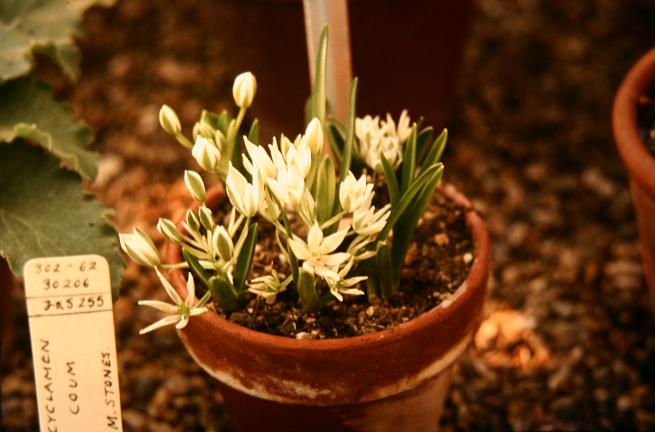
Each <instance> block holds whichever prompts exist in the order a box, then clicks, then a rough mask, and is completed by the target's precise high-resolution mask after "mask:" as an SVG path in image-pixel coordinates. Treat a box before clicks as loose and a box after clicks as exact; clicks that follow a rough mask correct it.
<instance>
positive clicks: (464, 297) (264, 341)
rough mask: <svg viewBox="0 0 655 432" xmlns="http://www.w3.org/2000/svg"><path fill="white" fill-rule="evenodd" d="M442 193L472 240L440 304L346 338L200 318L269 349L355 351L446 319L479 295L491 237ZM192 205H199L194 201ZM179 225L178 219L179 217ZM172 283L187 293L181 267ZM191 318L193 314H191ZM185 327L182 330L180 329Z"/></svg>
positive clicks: (174, 254) (219, 194)
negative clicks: (455, 282) (466, 260)
mask: <svg viewBox="0 0 655 432" xmlns="http://www.w3.org/2000/svg"><path fill="white" fill-rule="evenodd" d="M440 188H441V189H442V190H443V191H444V193H445V194H446V195H447V196H449V197H450V198H452V199H453V200H454V201H455V202H457V203H458V204H460V205H462V206H463V207H464V208H465V209H466V221H467V225H468V227H469V229H470V230H471V233H472V235H473V241H474V253H475V254H474V255H475V256H474V260H473V264H472V265H471V269H470V271H469V274H468V276H467V277H466V279H465V280H464V282H462V284H461V285H460V286H459V287H458V288H457V289H456V290H455V292H453V294H451V296H450V297H449V298H448V299H447V300H446V301H444V302H442V303H441V304H440V305H439V306H436V307H435V308H433V309H431V310H429V311H428V312H425V313H423V314H422V315H420V316H419V317H417V318H414V319H412V320H410V321H408V322H406V323H401V324H399V325H397V326H395V327H392V328H390V329H386V330H381V331H378V332H375V333H371V334H367V335H361V336H352V337H345V338H329V339H309V340H308V339H294V338H290V337H286V336H279V335H272V334H268V333H263V332H259V331H256V330H252V329H250V328H247V327H244V326H241V325H239V324H236V323H233V322H231V321H228V320H226V319H224V318H223V317H221V316H219V315H218V314H215V313H212V312H208V313H206V314H203V315H202V318H203V319H207V320H209V321H210V322H211V323H212V325H216V326H220V327H223V329H224V330H225V331H226V332H229V333H233V334H235V335H237V336H238V337H239V338H242V339H247V340H248V343H249V345H250V346H253V347H254V346H257V347H259V348H261V349H265V350H271V351H274V352H275V351H277V352H279V351H313V352H323V351H335V350H337V351H339V350H341V351H354V350H358V349H361V348H362V347H364V346H367V347H370V346H371V345H386V344H390V343H393V342H394V341H396V340H398V339H402V338H405V337H406V336H407V335H408V334H411V333H414V332H421V331H423V330H425V329H426V328H428V327H432V326H434V325H435V323H438V322H442V321H445V320H447V319H448V318H449V317H450V316H452V315H453V314H456V313H458V311H460V310H462V309H463V308H464V307H466V305H467V304H468V303H470V302H472V301H473V300H474V299H475V297H476V296H478V295H480V293H479V291H484V290H485V286H486V280H485V279H486V278H487V277H488V269H489V261H490V249H491V246H490V241H489V235H488V232H487V228H486V224H485V222H484V220H483V219H482V218H481V217H480V216H479V215H478V214H477V212H476V211H475V210H474V209H473V207H472V204H471V202H470V201H469V200H468V198H466V197H465V196H464V195H463V194H462V193H461V192H459V191H458V190H457V189H456V188H455V187H454V186H453V185H450V184H446V185H444V186H440ZM224 197H225V192H224V190H223V187H222V186H221V185H217V186H214V187H212V188H211V189H210V190H209V191H208V192H207V202H208V203H209V204H212V200H217V201H218V200H220V199H223V198H224ZM193 208H198V203H195V205H194V206H193ZM179 228H180V229H183V228H182V227H181V221H180V226H179ZM180 253H181V252H180V247H179V246H176V245H173V244H170V246H169V248H168V250H167V253H166V258H167V261H168V262H179V261H180V259H181V258H180ZM171 278H172V284H173V286H174V287H175V289H176V290H177V291H178V293H180V295H182V296H183V297H186V282H185V279H184V276H183V275H182V272H181V271H180V270H177V269H176V270H173V271H172V272H171ZM192 319H193V318H192ZM182 331H184V330H182Z"/></svg>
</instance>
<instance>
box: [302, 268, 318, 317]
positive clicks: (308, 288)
mask: <svg viewBox="0 0 655 432" xmlns="http://www.w3.org/2000/svg"><path fill="white" fill-rule="evenodd" d="M298 296H299V297H300V304H301V305H302V310H303V311H305V312H310V311H315V310H317V309H318V308H319V305H320V299H319V298H318V294H317V293H316V280H315V278H314V275H313V274H312V273H309V272H308V271H307V270H305V269H302V268H301V269H300V275H299V277H298Z"/></svg>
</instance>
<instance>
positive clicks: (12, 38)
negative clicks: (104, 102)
mask: <svg viewBox="0 0 655 432" xmlns="http://www.w3.org/2000/svg"><path fill="white" fill-rule="evenodd" d="M112 3H113V0H2V1H0V83H3V82H5V81H9V80H11V79H14V78H17V77H20V76H23V75H27V74H28V73H29V72H30V70H31V69H32V66H33V64H34V58H33V54H34V53H35V52H38V53H42V54H45V55H46V56H48V57H50V58H51V59H52V60H53V61H54V62H56V63H57V64H59V65H60V66H61V68H62V69H63V70H64V72H66V74H67V75H68V76H70V77H71V78H72V79H75V78H77V76H78V75H79V72H80V52H79V50H78V48H77V46H76V45H75V40H74V38H75V37H76V36H80V35H81V30H80V23H81V20H82V14H83V13H84V11H85V10H86V9H87V8H89V7H90V6H93V5H96V4H98V5H104V6H109V5H111V4H112Z"/></svg>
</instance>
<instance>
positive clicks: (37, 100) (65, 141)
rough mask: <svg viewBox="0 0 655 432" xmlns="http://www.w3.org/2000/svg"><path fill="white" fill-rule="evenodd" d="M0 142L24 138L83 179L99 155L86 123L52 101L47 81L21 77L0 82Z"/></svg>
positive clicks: (91, 171)
mask: <svg viewBox="0 0 655 432" xmlns="http://www.w3.org/2000/svg"><path fill="white" fill-rule="evenodd" d="M0 100H1V101H2V108H0V143H1V142H3V141H4V142H11V141H14V140H15V139H17V138H24V139H26V140H29V141H32V142H34V143H36V144H39V145H40V146H42V147H44V148H45V149H47V150H48V151H49V152H51V153H52V154H54V155H55V156H57V157H58V158H60V159H61V160H62V161H63V162H65V164H66V165H67V166H68V167H70V168H71V169H73V170H75V171H77V172H78V173H79V174H80V175H82V177H84V178H87V179H91V180H92V179H93V178H95V176H96V174H97V170H98V168H97V164H98V159H99V156H98V154H97V153H95V152H91V151H88V150H86V149H85V147H86V146H87V145H88V144H89V143H90V142H91V141H93V132H92V131H91V129H89V127H88V126H87V125H86V123H84V122H82V121H79V120H77V119H76V118H75V115H74V114H73V111H72V110H71V109H70V108H69V107H68V106H66V105H64V104H61V103H59V102H57V101H55V100H54V99H53V98H52V94H51V92H50V89H49V87H48V86H47V85H45V84H42V83H38V82H36V81H34V80H32V79H30V78H22V79H18V80H14V81H11V82H8V83H6V84H5V85H3V86H0Z"/></svg>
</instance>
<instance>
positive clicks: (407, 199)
mask: <svg viewBox="0 0 655 432" xmlns="http://www.w3.org/2000/svg"><path fill="white" fill-rule="evenodd" d="M438 171H443V164H434V165H432V166H430V167H429V168H428V169H427V170H426V171H425V172H424V173H423V174H421V175H419V176H418V177H417V178H416V180H415V181H414V182H413V183H412V185H411V186H410V187H409V189H407V191H406V192H405V193H404V194H402V196H401V197H400V200H398V205H397V206H395V207H393V208H392V209H391V215H390V216H389V219H388V220H387V223H386V225H385V226H384V228H383V229H382V231H380V234H378V241H381V240H384V239H385V238H386V236H387V234H389V231H391V229H392V228H393V227H394V225H395V224H396V222H398V220H399V219H400V217H401V216H402V215H403V213H404V212H405V210H406V209H407V207H409V205H410V204H411V203H412V200H413V199H414V197H415V196H416V194H417V193H418V192H419V191H420V190H421V188H422V187H423V186H424V185H425V184H426V183H427V182H428V181H429V180H430V179H431V178H432V176H434V175H435V173H437V172H438Z"/></svg>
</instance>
